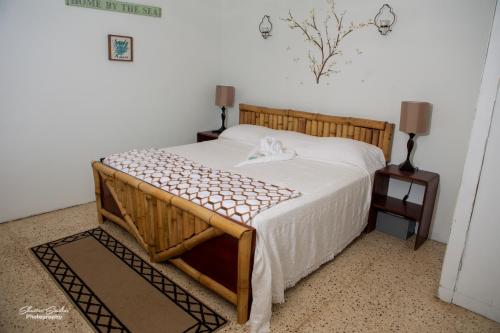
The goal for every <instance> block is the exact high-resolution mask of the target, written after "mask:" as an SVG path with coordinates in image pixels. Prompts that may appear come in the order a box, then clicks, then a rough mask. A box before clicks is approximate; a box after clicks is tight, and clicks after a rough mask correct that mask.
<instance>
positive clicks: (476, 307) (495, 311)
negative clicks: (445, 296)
mask: <svg viewBox="0 0 500 333" xmlns="http://www.w3.org/2000/svg"><path fill="white" fill-rule="evenodd" d="M453 304H456V305H458V306H461V307H464V308H466V309H468V310H471V311H472V312H476V313H478V314H480V315H482V316H485V317H486V318H489V319H491V320H494V321H496V322H499V323H500V308H499V307H495V306H493V305H491V304H488V303H484V302H481V301H479V300H477V299H474V298H471V297H469V296H466V295H464V294H460V293H459V292H455V294H454V295H453Z"/></svg>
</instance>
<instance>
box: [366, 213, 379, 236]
mask: <svg viewBox="0 0 500 333" xmlns="http://www.w3.org/2000/svg"><path fill="white" fill-rule="evenodd" d="M377 211H378V210H377V209H376V208H373V207H372V208H370V213H369V214H368V224H367V225H366V228H365V233H370V232H372V231H373V230H375V227H376V226H377Z"/></svg>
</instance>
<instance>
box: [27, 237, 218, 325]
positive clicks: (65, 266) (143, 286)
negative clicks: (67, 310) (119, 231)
mask: <svg viewBox="0 0 500 333" xmlns="http://www.w3.org/2000/svg"><path fill="white" fill-rule="evenodd" d="M31 250H32V251H33V253H34V254H35V256H36V257H37V258H38V259H39V260H40V262H41V263H42V265H43V266H44V267H45V268H46V269H47V271H48V272H49V273H50V274H51V275H52V277H53V278H54V279H55V281H56V282H57V283H58V284H59V286H60V287H61V288H62V289H63V290H64V291H65V293H66V294H67V296H68V297H69V298H70V299H71V300H72V301H73V303H74V304H75V305H76V307H77V308H78V309H79V310H80V311H81V312H82V313H83V315H84V316H85V317H86V318H87V320H88V321H89V322H90V324H91V325H92V326H93V327H94V329H95V330H96V331H97V332H141V333H142V332H172V333H178V332H214V331H215V330H217V329H218V328H220V327H221V326H222V325H224V324H225V323H226V320H225V319H224V318H222V317H221V316H220V315H218V314H217V313H215V312H214V311H213V310H212V309H210V308H209V307H207V306H206V305H204V304H203V303H201V302H200V301H199V300H197V299H196V298H195V297H193V296H191V295H190V294H189V293H188V292H186V291H185V290H184V289H182V288H180V287H179V286H177V285H176V284H175V283H174V282H173V281H171V280H170V279H168V278H167V277H166V276H164V275H163V274H161V273H160V272H159V271H158V270H156V269H155V268H153V267H152V266H151V265H149V264H148V263H147V262H145V261H144V260H142V259H141V258H140V257H139V256H137V255H136V254H135V253H133V252H132V251H130V250H129V249H128V248H126V247H125V246H124V245H123V244H121V243H120V242H118V241H117V240H116V239H114V238H113V237H112V236H110V235H109V234H108V233H106V232H105V231H104V230H102V229H100V228H96V229H92V230H88V231H85V232H82V233H79V234H76V235H72V236H69V237H65V238H63V239H59V240H56V241H53V242H50V243H46V244H43V245H39V246H35V247H33V248H32V249H31Z"/></svg>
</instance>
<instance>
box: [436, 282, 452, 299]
mask: <svg viewBox="0 0 500 333" xmlns="http://www.w3.org/2000/svg"><path fill="white" fill-rule="evenodd" d="M438 297H439V299H440V300H442V301H443V302H446V303H451V301H452V300H453V290H451V289H448V288H445V287H443V286H439V289H438Z"/></svg>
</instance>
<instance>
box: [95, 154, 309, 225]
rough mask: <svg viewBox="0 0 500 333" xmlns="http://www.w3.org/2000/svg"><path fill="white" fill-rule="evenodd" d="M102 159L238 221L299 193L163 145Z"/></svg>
mask: <svg viewBox="0 0 500 333" xmlns="http://www.w3.org/2000/svg"><path fill="white" fill-rule="evenodd" d="M103 163H104V164H106V165H108V166H110V167H112V168H115V169H117V170H120V171H122V172H125V173H127V174H129V175H131V176H134V177H136V178H139V179H141V180H143V181H145V182H147V183H149V184H151V185H153V186H156V187H158V188H160V189H162V190H164V191H167V192H169V193H171V194H173V195H176V196H179V197H182V198H184V199H187V200H190V201H192V202H193V203H195V204H198V205H200V206H203V207H205V208H208V209H210V210H211V211H214V212H216V213H218V214H220V215H223V216H226V217H228V218H230V219H232V220H234V221H237V222H243V223H249V222H250V221H251V219H252V218H253V217H254V216H255V215H257V213H259V212H261V211H263V210H265V209H268V208H270V207H272V206H274V205H277V204H278V203H280V202H283V201H285V200H288V199H292V198H296V197H298V196H300V192H297V191H295V190H291V189H288V188H285V187H280V186H276V185H272V184H268V183H266V182H263V181H259V180H255V179H252V178H250V177H245V176H242V175H239V174H236V173H232V172H229V171H221V170H215V169H212V168H208V167H206V166H203V165H201V164H200V163H197V162H194V161H191V160H189V159H187V158H185V157H182V156H179V155H176V154H172V153H169V152H166V151H164V150H161V149H144V150H131V151H128V152H125V153H119V154H113V155H110V156H108V157H106V158H105V159H104V160H103Z"/></svg>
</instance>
